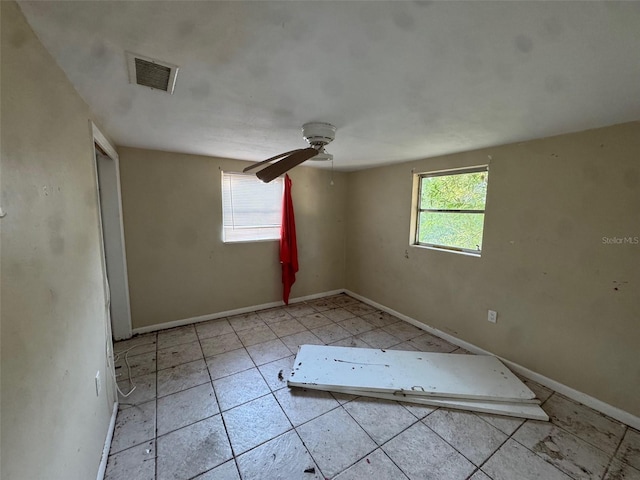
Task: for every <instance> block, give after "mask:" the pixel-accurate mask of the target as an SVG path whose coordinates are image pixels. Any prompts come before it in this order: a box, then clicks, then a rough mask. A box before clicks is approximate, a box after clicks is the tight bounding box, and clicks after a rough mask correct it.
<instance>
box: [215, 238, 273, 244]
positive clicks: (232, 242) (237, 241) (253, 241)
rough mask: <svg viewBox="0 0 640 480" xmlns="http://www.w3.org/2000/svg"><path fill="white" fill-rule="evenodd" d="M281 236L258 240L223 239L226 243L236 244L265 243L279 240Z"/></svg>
mask: <svg viewBox="0 0 640 480" xmlns="http://www.w3.org/2000/svg"><path fill="white" fill-rule="evenodd" d="M279 241H280V239H279V238H260V239H256V240H223V241H222V243H224V244H225V245H235V244H237V243H264V242H279Z"/></svg>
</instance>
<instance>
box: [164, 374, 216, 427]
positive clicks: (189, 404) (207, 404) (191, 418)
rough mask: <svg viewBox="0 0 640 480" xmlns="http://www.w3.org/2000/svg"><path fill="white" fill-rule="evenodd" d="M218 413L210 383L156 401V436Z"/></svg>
mask: <svg viewBox="0 0 640 480" xmlns="http://www.w3.org/2000/svg"><path fill="white" fill-rule="evenodd" d="M219 412H220V409H219V408H218V402H217V401H216V397H215V395H214V393H213V387H212V386H211V384H210V383H205V384H203V385H199V386H197V387H193V388H189V389H188V390H182V391H181V392H178V393H174V394H172V395H167V396H166V397H162V398H159V399H158V432H157V434H158V435H164V434H165V433H168V432H171V431H173V430H177V429H179V428H182V427H185V426H187V425H190V424H192V423H195V422H198V421H200V420H203V419H205V418H207V417H211V416H213V415H215V414H217V413H219Z"/></svg>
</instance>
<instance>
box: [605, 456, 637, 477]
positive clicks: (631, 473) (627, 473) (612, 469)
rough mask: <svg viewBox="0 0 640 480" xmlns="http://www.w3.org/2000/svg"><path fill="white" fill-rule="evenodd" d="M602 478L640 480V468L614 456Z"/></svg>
mask: <svg viewBox="0 0 640 480" xmlns="http://www.w3.org/2000/svg"><path fill="white" fill-rule="evenodd" d="M602 480H640V470H636V469H635V468H633V467H632V466H631V465H629V464H627V463H623V462H621V461H620V460H616V459H615V458H614V459H613V460H612V461H611V464H610V465H609V469H608V470H607V473H606V475H605V476H604V477H603V479H602Z"/></svg>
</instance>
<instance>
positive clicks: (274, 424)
mask: <svg viewBox="0 0 640 480" xmlns="http://www.w3.org/2000/svg"><path fill="white" fill-rule="evenodd" d="M222 416H223V417H224V421H225V424H226V426H227V430H228V432H229V438H230V439H231V446H232V447H233V452H234V454H235V455H240V454H242V453H244V452H246V451H248V450H250V449H252V448H253V447H256V446H258V445H260V444H261V443H264V442H266V441H268V440H271V439H272V438H275V437H277V436H278V435H281V434H283V433H284V432H286V431H288V430H291V428H292V427H291V423H290V422H289V420H288V419H287V417H286V416H285V414H284V412H283V411H282V409H281V408H280V406H279V405H278V402H276V400H275V398H273V395H265V396H264V397H260V398H257V399H255V400H252V401H251V402H248V403H245V404H244V405H240V406H239V407H236V408H232V409H231V410H227V411H226V412H223V413H222Z"/></svg>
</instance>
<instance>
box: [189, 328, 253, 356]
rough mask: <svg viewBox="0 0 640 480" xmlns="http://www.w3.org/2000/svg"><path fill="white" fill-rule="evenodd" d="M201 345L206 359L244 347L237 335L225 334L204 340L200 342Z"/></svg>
mask: <svg viewBox="0 0 640 480" xmlns="http://www.w3.org/2000/svg"><path fill="white" fill-rule="evenodd" d="M200 345H201V346H202V352H203V353H204V356H205V357H212V356H214V355H219V354H220V353H225V352H230V351H232V350H237V349H238V348H242V347H243V345H242V342H241V341H240V339H239V338H238V335H237V334H235V333H225V334H224V335H219V336H217V337H211V338H204V339H202V340H200Z"/></svg>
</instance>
